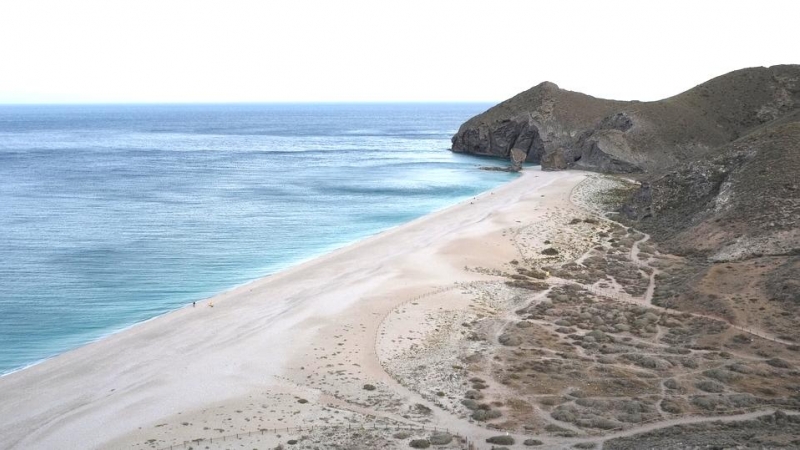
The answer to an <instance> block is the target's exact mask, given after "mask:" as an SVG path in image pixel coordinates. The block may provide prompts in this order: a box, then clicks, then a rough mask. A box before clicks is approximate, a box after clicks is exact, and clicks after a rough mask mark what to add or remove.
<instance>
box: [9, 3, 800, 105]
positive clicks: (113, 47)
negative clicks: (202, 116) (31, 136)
mask: <svg viewBox="0 0 800 450" xmlns="http://www.w3.org/2000/svg"><path fill="white" fill-rule="evenodd" d="M798 17H800V2H798V1H780V0H774V1H772V0H758V1H753V0H751V1H747V2H736V1H711V0H706V1H700V0H693V1H682V0H670V1H661V2H655V1H623V0H617V1H613V2H610V1H563V0H558V1H555V0H553V1H533V0H529V1H511V0H491V1H487V0H482V1H471V0H461V1H445V0H425V1H418V0H398V1H394V0H369V1H361V0H335V1H334V0H325V1H322V0H321V1H311V0H293V1H267V0H262V1H237V0H226V1H202V0H159V1H151V0H136V1H124V0H117V1H111V0H103V1H87V0H69V1H65V0H60V1H42V0H3V1H2V2H0V103H131V102H134V103H154V102H155V103H184V102H384V101H402V102H417V101H445V102H451V101H463V102H467V101H485V102H497V101H501V100H504V99H506V98H508V97H511V96H513V95H515V94H517V93H519V92H521V91H524V90H526V89H528V88H530V87H532V86H534V85H536V84H539V83H540V82H542V81H545V80H547V81H552V82H554V83H556V84H558V85H559V86H560V87H562V88H564V89H569V90H574V91H580V92H584V93H587V94H590V95H594V96H596V97H603V98H614V99H620V100H634V99H635V100H643V101H646V100H657V99H660V98H665V97H669V96H671V95H675V94H677V93H679V92H682V91H684V90H686V89H689V88H691V87H693V86H695V85H697V84H699V83H701V82H703V81H705V80H708V79H710V78H713V77H715V76H718V75H722V74H724V73H726V72H729V71H731V70H735V69H739V68H744V67H753V66H769V65H774V64H789V63H795V64H800V29H799V28H798V27H797V18H798Z"/></svg>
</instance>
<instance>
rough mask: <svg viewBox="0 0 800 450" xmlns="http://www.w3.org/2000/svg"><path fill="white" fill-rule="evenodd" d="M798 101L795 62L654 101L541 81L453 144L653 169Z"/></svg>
mask: <svg viewBox="0 0 800 450" xmlns="http://www.w3.org/2000/svg"><path fill="white" fill-rule="evenodd" d="M798 106H800V66H797V65H790V66H773V67H770V68H764V67H759V68H751V69H743V70H739V71H735V72H731V73H729V74H726V75H723V76H721V77H718V78H715V79H713V80H710V81H708V82H706V83H703V84H701V85H699V86H697V87H695V88H693V89H691V90H689V91H686V92H684V93H682V94H679V95H677V96H675V97H671V98H668V99H664V100H660V101H657V102H638V101H630V102H624V101H615V100H603V99H598V98H594V97H591V96H588V95H584V94H581V93H578V92H571V91H567V90H563V89H560V88H559V87H558V86H556V85H555V84H553V83H548V82H545V83H542V84H540V85H538V86H535V87H533V88H531V89H530V90H528V91H525V92H523V93H521V94H519V95H517V96H515V97H513V98H511V99H509V100H506V101H504V102H502V103H500V104H498V105H497V106H495V107H493V108H491V109H489V110H487V111H486V112H484V113H482V114H480V115H478V116H475V117H473V118H472V119H470V120H469V121H467V122H466V123H464V124H463V125H462V126H461V128H460V129H459V131H458V133H456V135H455V136H453V138H452V151H454V152H459V153H469V154H475V155H484V156H495V157H500V158H504V159H508V158H509V157H510V154H511V150H512V149H517V150H519V151H522V152H524V153H525V154H526V158H525V161H526V162H530V163H540V164H541V165H542V168H543V169H550V170H562V169H569V168H576V169H584V170H595V171H600V172H616V173H632V172H641V171H645V172H657V171H659V170H663V169H665V168H667V167H671V166H673V165H676V164H679V163H681V162H683V161H685V160H687V159H689V158H696V157H701V156H704V155H706V154H709V153H711V152H712V151H713V149H715V148H716V147H719V146H721V145H724V144H726V143H729V142H732V141H733V140H735V139H738V138H739V137H741V136H743V135H744V134H746V133H747V132H748V131H749V130H752V129H754V128H755V127H758V126H761V125H763V124H765V123H768V122H770V121H775V120H780V119H781V118H782V117H785V116H786V115H787V114H789V113H791V112H792V111H794V110H796V109H797V108H798Z"/></svg>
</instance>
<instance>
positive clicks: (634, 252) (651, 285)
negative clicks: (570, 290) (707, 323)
mask: <svg viewBox="0 0 800 450" xmlns="http://www.w3.org/2000/svg"><path fill="white" fill-rule="evenodd" d="M590 181H591V178H587V179H586V180H584V181H582V182H581V183H579V185H580V184H582V183H587V182H590ZM576 188H577V186H576ZM573 191H574V188H573ZM569 199H570V202H571V203H572V204H573V205H574V206H576V207H577V208H579V209H582V210H584V211H586V212H587V213H589V214H593V215H595V216H596V217H597V218H599V219H601V220H605V221H607V222H609V223H612V224H615V225H618V226H620V227H623V228H630V227H628V226H627V225H625V224H622V223H620V222H617V221H616V220H613V219H610V218H609V217H608V216H609V215H610V214H612V212H609V211H602V210H600V209H599V208H594V207H590V206H588V205H584V204H581V203H579V202H577V201H576V198H575V196H574V195H570V196H569ZM635 231H636V233H639V234H642V235H643V237H642V238H641V239H639V240H637V241H636V242H634V243H633V245H632V246H631V250H630V253H629V255H628V256H629V258H630V260H631V261H632V262H633V263H634V264H636V265H637V266H639V267H642V268H645V269H646V270H648V271H650V277H649V281H648V286H647V291H646V293H645V295H644V297H634V296H631V295H629V294H627V293H626V292H624V291H623V290H622V289H621V288H618V285H617V284H616V281H615V282H614V286H613V288H611V289H608V288H601V287H599V286H596V285H597V284H598V283H595V284H594V285H592V286H588V287H587V286H584V287H587V289H589V290H590V291H591V292H595V293H598V294H600V295H606V296H607V297H610V298H613V299H616V300H619V301H622V302H626V303H633V304H637V305H643V306H647V307H649V308H653V309H656V310H658V311H661V312H675V311H674V310H670V309H668V308H664V307H661V306H657V305H654V304H653V294H654V292H655V286H656V283H655V277H656V275H657V274H658V273H660V270H659V269H658V268H656V267H653V266H651V265H650V261H651V260H652V258H648V259H647V261H641V260H640V259H639V253H640V250H639V245H641V244H643V243H645V242H647V241H649V240H650V238H651V236H650V235H649V234H647V233H643V232H641V231H639V230H635ZM588 253H589V252H588V251H587V252H586V253H585V254H584V255H582V256H581V259H583V258H585V257H586V255H588ZM688 314H691V315H692V316H693V317H698V318H704V319H710V320H716V321H720V322H725V323H726V324H728V325H729V326H730V327H731V328H733V329H735V330H738V331H741V332H742V333H746V334H750V335H752V336H756V337H759V338H762V339H767V340H770V341H773V342H777V343H779V344H783V345H796V343H795V342H790V341H787V340H784V339H780V338H779V337H778V336H777V335H775V334H773V333H769V332H767V331H765V330H762V329H760V328H756V327H750V326H748V327H743V326H741V325H737V324H734V323H732V322H730V321H729V320H727V319H724V318H721V317H717V316H712V315H710V314H702V313H695V312H688Z"/></svg>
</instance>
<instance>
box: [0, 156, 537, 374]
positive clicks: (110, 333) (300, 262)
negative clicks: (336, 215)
mask: <svg viewBox="0 0 800 450" xmlns="http://www.w3.org/2000/svg"><path fill="white" fill-rule="evenodd" d="M536 167H538V166H536ZM516 180H518V178H513V179H510V180H508V181H507V182H505V183H503V184H500V185H498V186H495V187H494V188H492V189H498V188H500V187H502V186H505V185H506V184H509V183H513V182H514V181H516ZM490 191H491V189H490V190H489V191H484V192H481V193H478V194H476V196H475V197H477V196H481V195H483V194H484V193H486V192H490ZM467 201H469V199H464V200H460V201H458V202H456V203H453V204H451V205H447V206H444V207H441V208H439V209H436V210H433V211H431V212H429V213H427V214H423V215H421V216H419V217H416V218H414V219H412V220H410V221H408V222H403V223H400V224H397V225H392V226H390V227H388V228H384V229H381V230H378V231H376V232H374V233H372V234H369V235H367V236H363V237H359V238H356V239H354V240H351V241H349V242H344V243H338V244H333V245H330V246H328V247H327V248H326V249H323V250H321V251H320V252H318V253H315V254H312V255H311V256H308V257H304V258H300V259H298V260H296V261H291V262H287V263H286V264H285V265H283V266H282V267H281V268H279V269H277V270H275V271H273V272H268V273H264V274H263V275H260V276H258V277H256V278H253V279H251V280H248V281H245V282H243V283H240V284H237V285H233V286H230V287H228V288H225V289H222V290H220V291H218V292H216V293H214V294H212V295H210V296H204V297H198V298H197V299H196V300H195V303H197V304H200V303H201V302H208V301H209V300H213V299H215V298H216V297H218V296H221V295H224V294H226V293H229V292H231V291H234V290H237V289H240V288H243V287H246V286H248V285H250V284H252V283H256V282H258V281H261V280H264V279H267V278H270V277H273V276H276V275H278V274H281V273H283V272H285V271H288V270H292V269H293V268H295V267H297V266H300V265H303V264H306V263H310V262H313V261H315V260H317V259H319V258H323V257H325V256H327V255H329V254H331V253H334V252H337V251H339V250H343V249H347V248H348V247H350V246H353V245H356V244H358V243H360V242H362V241H365V240H367V239H372V238H376V237H379V236H381V235H383V234H384V233H387V232H389V231H391V230H394V229H396V228H399V227H403V226H406V225H408V224H411V223H413V222H415V221H417V220H420V219H423V218H425V217H427V216H430V215H432V214H436V213H439V212H442V211H446V210H448V209H449V208H452V207H455V206H458V205H459V204H461V203H463V202H467ZM191 307H192V302H188V303H184V304H181V305H179V306H177V307H175V308H172V309H169V310H167V311H164V312H162V313H160V314H158V315H155V316H153V317H150V318H147V319H144V320H140V321H137V322H133V323H129V324H124V325H121V326H119V327H118V328H114V329H112V330H111V331H108V332H106V333H104V334H101V335H99V336H97V337H95V338H92V339H90V340H87V341H85V342H83V343H82V344H80V345H78V346H77V347H73V348H68V349H66V350H64V351H62V352H60V353H55V354H53V355H50V356H46V357H44V358H41V359H39V360H36V361H33V362H31V363H28V364H26V365H24V366H21V367H18V368H15V369H11V370H10V371H8V372H2V373H0V380H2V379H3V378H4V377H7V376H9V375H12V374H15V373H18V372H22V371H25V370H27V369H29V368H31V367H35V366H37V365H39V364H42V363H45V362H47V361H50V360H52V359H54V358H58V357H60V356H62V355H65V354H68V353H70V352H73V351H76V350H78V349H80V348H82V347H85V346H87V345H92V344H94V343H96V342H99V341H102V340H104V339H107V338H109V337H111V336H114V335H116V334H119V333H124V332H127V331H128V330H130V329H132V328H135V327H137V326H139V325H142V324H145V323H148V322H150V321H153V320H156V319H158V318H160V317H163V316H165V315H168V314H173V313H175V312H178V311H180V310H182V309H185V308H191Z"/></svg>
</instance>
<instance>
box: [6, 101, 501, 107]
mask: <svg viewBox="0 0 800 450" xmlns="http://www.w3.org/2000/svg"><path fill="white" fill-rule="evenodd" d="M501 101H502V100H497V101H494V100H375V101H371V100H332V101H327V100H320V101H317V100H296V101H294V100H288V101H197V102H183V101H175V102H169V101H167V102H160V101H153V102H131V101H119V102H9V103H6V102H0V107H2V106H137V105H142V106H146V105H150V106H152V105H164V106H181V105H187V106H188V105H398V104H406V105H425V104H427V105H430V104H442V105H444V104H478V103H486V104H497V103H500V102H501Z"/></svg>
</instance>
